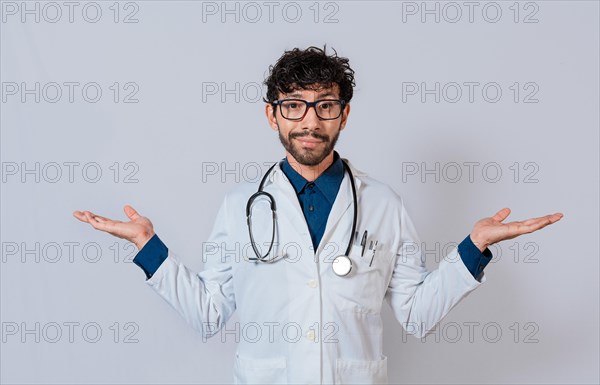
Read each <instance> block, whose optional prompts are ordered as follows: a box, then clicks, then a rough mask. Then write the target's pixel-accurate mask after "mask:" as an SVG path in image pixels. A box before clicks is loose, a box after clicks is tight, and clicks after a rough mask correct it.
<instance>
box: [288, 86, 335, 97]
mask: <svg viewBox="0 0 600 385" xmlns="http://www.w3.org/2000/svg"><path fill="white" fill-rule="evenodd" d="M291 88H292V91H290V92H288V93H283V92H280V93H279V97H280V98H300V99H310V98H325V97H328V98H335V99H337V98H339V96H340V87H339V85H338V84H337V83H332V84H331V86H329V87H324V86H321V85H320V84H313V85H311V86H309V87H307V88H299V87H297V86H295V85H292V87H291Z"/></svg>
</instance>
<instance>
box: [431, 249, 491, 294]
mask: <svg viewBox="0 0 600 385" xmlns="http://www.w3.org/2000/svg"><path fill="white" fill-rule="evenodd" d="M442 262H444V263H447V264H448V265H451V266H452V267H451V268H452V269H454V270H455V271H456V272H457V273H458V274H459V275H460V277H462V279H463V283H464V284H465V286H466V287H469V288H470V289H475V288H476V287H478V286H479V285H481V284H482V283H484V282H485V281H486V277H485V274H484V273H483V272H481V273H480V274H479V275H478V276H477V277H474V276H473V274H471V272H470V271H469V269H468V268H467V266H465V263H464V262H463V260H462V257H461V255H460V251H459V248H458V247H455V248H454V249H453V251H452V252H451V253H450V254H448V255H447V256H446V257H445V258H444V259H443V260H442ZM440 267H441V264H440Z"/></svg>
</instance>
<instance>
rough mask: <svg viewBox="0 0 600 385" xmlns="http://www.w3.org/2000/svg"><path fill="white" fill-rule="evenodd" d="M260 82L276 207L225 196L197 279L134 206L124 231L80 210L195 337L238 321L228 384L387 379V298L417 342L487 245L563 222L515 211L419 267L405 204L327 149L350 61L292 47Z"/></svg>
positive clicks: (478, 278)
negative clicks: (121, 242)
mask: <svg viewBox="0 0 600 385" xmlns="http://www.w3.org/2000/svg"><path fill="white" fill-rule="evenodd" d="M265 83H266V85H267V96H266V102H267V103H266V109H265V112H266V116H267V120H268V122H269V125H270V126H271V128H272V129H273V130H275V131H277V132H278V134H279V139H280V141H281V143H282V144H283V146H284V148H285V150H286V156H285V158H284V159H283V160H282V161H281V162H279V163H278V164H276V166H275V167H274V168H273V169H272V170H270V172H268V173H267V174H266V175H265V176H264V178H263V183H261V188H260V189H259V190H262V191H264V192H265V193H268V194H270V197H268V196H267V195H266V194H264V193H263V194H259V195H258V196H257V197H256V198H254V199H253V200H254V201H253V202H250V203H251V204H249V205H248V207H247V202H248V199H249V198H250V197H251V196H252V195H253V194H254V193H255V192H256V191H257V186H256V185H255V184H250V183H246V184H242V185H240V186H238V187H237V188H236V189H235V190H234V191H232V192H230V193H229V194H227V196H226V197H225V199H224V202H223V204H222V206H221V208H220V210H219V213H218V215H217V220H216V223H215V225H214V228H213V231H212V233H211V236H210V239H209V242H208V243H207V245H208V246H210V247H207V248H206V249H205V250H204V256H203V257H204V258H205V261H206V264H205V270H204V271H203V272H201V273H199V274H195V273H193V272H191V271H190V270H189V269H187V268H186V267H185V266H183V265H182V264H181V263H180V262H179V261H178V260H177V258H176V256H175V255H174V254H173V253H172V252H171V251H170V250H169V249H167V247H166V246H165V245H164V244H163V243H162V242H161V241H160V239H159V238H158V236H157V235H156V234H154V231H153V227H152V223H151V222H150V220H148V219H147V218H145V217H142V216H140V215H139V214H138V213H137V212H136V211H135V210H134V209H133V208H132V207H130V206H125V213H126V214H127V216H128V217H129V219H130V221H129V222H126V223H125V222H119V221H113V220H111V219H108V218H104V217H101V216H99V215H95V214H93V213H91V212H89V211H84V212H79V211H77V212H75V213H74V215H75V216H76V217H77V218H78V219H79V220H81V221H84V222H87V223H89V224H91V225H92V226H93V227H94V228H95V229H98V230H102V231H106V232H108V233H110V234H113V235H115V236H117V237H121V238H125V239H127V240H129V241H131V242H133V243H134V244H135V245H136V246H137V247H138V249H140V252H139V253H138V255H137V256H136V258H135V259H134V262H135V263H136V264H137V265H139V266H140V267H141V268H142V269H143V270H144V272H145V273H146V276H147V278H148V279H147V282H148V284H149V285H151V286H152V288H153V289H154V290H156V291H157V292H158V293H159V294H160V295H161V296H162V297H163V298H164V299H165V300H166V301H167V302H169V303H170V304H171V305H172V306H173V307H174V308H175V309H176V310H177V311H178V312H179V313H180V314H181V315H182V316H183V317H184V318H185V319H186V320H187V321H188V322H189V323H190V324H191V325H192V326H193V327H194V328H196V329H197V330H199V331H200V332H201V333H204V334H205V335H208V336H210V335H214V334H215V333H216V332H217V331H218V330H220V329H221V328H222V327H223V326H224V324H225V322H226V321H227V320H228V319H229V318H230V317H231V315H232V313H233V312H234V311H235V310H237V311H238V314H239V319H240V323H241V325H237V326H236V327H235V329H237V330H239V329H241V330H249V329H248V327H249V326H251V327H252V330H253V333H252V335H250V334H247V335H242V339H241V341H240V344H239V346H238V349H237V352H236V358H235V369H234V372H235V373H234V380H235V382H236V383H286V382H289V383H342V384H345V383H385V382H387V358H386V357H385V356H384V355H383V354H382V322H381V315H380V312H381V307H382V304H383V300H384V299H385V300H386V301H387V302H388V303H389V305H390V306H391V308H392V310H393V312H394V315H395V316H396V318H397V319H398V321H399V322H400V323H401V324H402V325H403V327H404V328H405V329H406V330H407V331H408V332H410V333H413V334H415V335H417V336H423V335H425V334H426V333H427V332H429V331H430V330H431V329H432V328H433V327H435V325H436V324H437V323H439V321H440V320H441V319H442V318H443V317H444V316H445V315H446V314H447V313H448V312H449V311H450V309H451V308H452V307H454V306H455V305H456V304H457V303H458V302H459V301H460V300H461V299H462V298H464V297H465V296H467V295H468V294H469V293H470V292H471V291H472V290H474V289H475V288H477V287H478V286H479V285H480V284H481V283H483V282H485V277H484V274H483V268H484V267H485V265H486V264H487V263H488V262H489V261H490V259H491V258H492V255H491V253H490V252H489V250H488V249H487V246H489V245H491V244H493V243H496V242H499V241H501V240H505V239H510V238H514V237H516V236H518V235H521V234H524V233H530V232H532V231H535V230H538V229H541V228H543V227H544V226H546V225H548V224H551V223H554V222H556V221H558V220H560V218H562V214H559V213H557V214H553V215H547V216H545V217H540V218H535V219H529V220H526V221H523V222H512V223H506V224H503V223H502V221H504V220H505V219H506V217H507V216H508V215H509V213H510V210H509V209H507V208H505V209H502V210H500V211H499V212H497V213H496V214H495V215H494V216H493V217H491V218H485V219H482V220H480V221H478V222H477V223H476V224H475V226H474V227H473V230H472V231H471V233H470V234H469V235H468V236H467V237H466V238H465V239H464V240H463V241H462V242H461V243H460V244H459V246H458V247H457V248H455V249H454V250H452V252H451V253H450V254H449V255H448V256H446V257H445V258H444V260H442V261H441V263H440V265H439V268H438V269H437V270H435V271H427V270H426V268H425V263H424V260H423V259H422V258H421V255H420V254H419V253H415V252H414V247H415V245H417V244H418V237H417V234H416V232H415V229H414V227H413V225H412V222H411V220H410V218H409V217H408V215H407V213H406V210H405V208H404V205H403V203H402V200H401V199H400V197H399V196H398V195H396V194H395V193H394V192H393V191H392V190H391V189H390V188H389V187H387V186H386V185H385V184H383V183H380V182H378V181H376V180H374V179H372V178H370V177H368V176H367V175H366V174H365V173H363V172H361V171H359V170H357V169H356V168H355V167H354V166H352V165H351V164H350V163H349V162H347V160H343V159H342V158H341V157H340V156H339V154H338V153H337V152H335V151H334V150H333V149H334V146H335V143H336V140H337V139H338V136H339V134H340V132H341V131H342V130H343V129H344V127H345V125H346V122H347V120H348V115H349V113H350V100H351V98H352V91H353V87H354V71H353V70H352V69H351V68H350V66H349V62H348V59H346V58H341V57H338V56H337V54H333V55H327V54H326V53H325V52H324V51H323V50H321V49H319V48H315V47H310V48H308V49H306V50H299V49H294V50H292V51H287V52H285V54H284V55H283V56H282V57H281V58H280V59H279V61H278V62H277V63H276V64H275V65H274V66H272V67H271V68H270V74H269V77H268V79H267V80H266V81H265ZM344 162H347V164H344ZM350 175H353V176H354V178H351V177H350ZM355 199H356V201H355ZM273 202H276V203H273ZM272 205H273V206H272ZM271 207H272V208H273V209H276V213H277V215H276V216H273V219H272V218H271V215H272V212H271ZM247 214H251V219H247ZM247 221H248V222H247ZM247 224H248V227H247ZM275 235H276V236H275ZM273 239H274V240H275V241H276V242H273ZM269 240H271V242H269ZM336 257H337V259H336ZM228 329H233V328H232V327H229V328H228Z"/></svg>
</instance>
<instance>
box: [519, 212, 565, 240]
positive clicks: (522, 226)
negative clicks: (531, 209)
mask: <svg viewBox="0 0 600 385" xmlns="http://www.w3.org/2000/svg"><path fill="white" fill-rule="evenodd" d="M560 218H562V217H561V216H559V215H556V214H555V215H546V216H545V217H540V218H533V219H528V220H526V221H523V222H511V223H510V224H509V225H510V227H511V228H510V231H509V232H510V233H512V234H515V235H521V234H528V233H532V232H534V231H537V230H540V229H543V228H544V227H546V226H548V225H551V224H552V223H554V222H556V221H558V220H559V219H560Z"/></svg>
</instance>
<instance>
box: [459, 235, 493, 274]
mask: <svg viewBox="0 0 600 385" xmlns="http://www.w3.org/2000/svg"><path fill="white" fill-rule="evenodd" d="M458 254H460V258H461V259H462V261H463V263H464V264H465V266H466V267H467V269H469V271H470V272H471V274H472V275H473V278H475V279H477V277H479V276H480V275H481V273H483V269H484V268H485V266H486V265H487V264H488V263H489V262H490V261H491V260H492V258H493V255H492V252H491V251H490V249H488V248H486V249H485V250H484V251H483V253H482V252H481V251H480V250H479V249H478V248H477V246H475V244H474V243H473V240H471V235H467V237H466V238H465V239H464V240H463V241H462V242H461V243H460V245H458Z"/></svg>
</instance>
